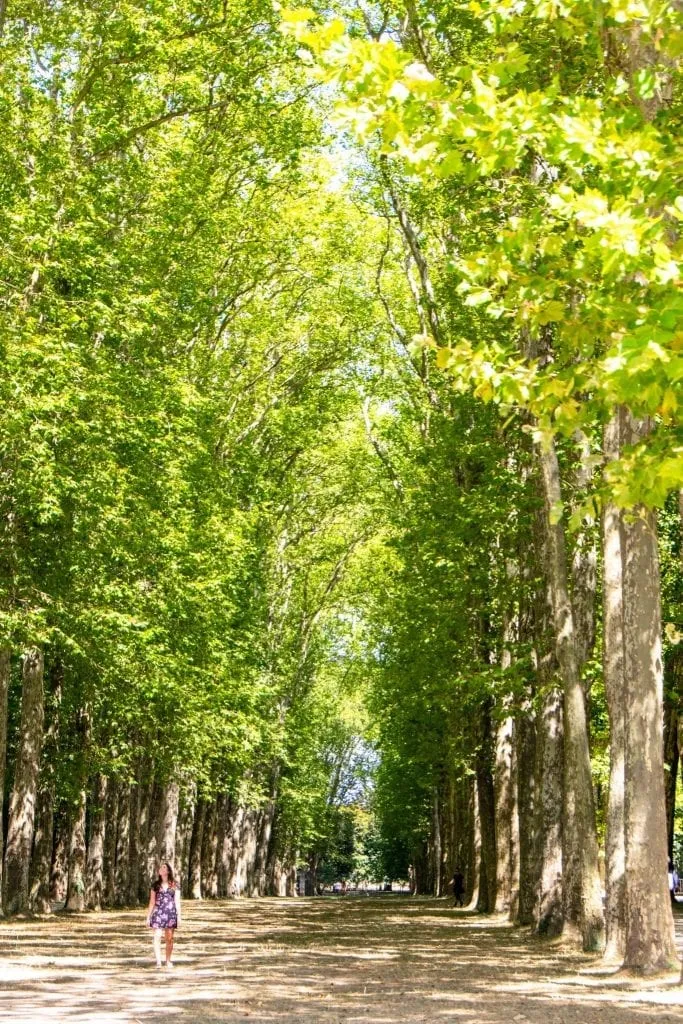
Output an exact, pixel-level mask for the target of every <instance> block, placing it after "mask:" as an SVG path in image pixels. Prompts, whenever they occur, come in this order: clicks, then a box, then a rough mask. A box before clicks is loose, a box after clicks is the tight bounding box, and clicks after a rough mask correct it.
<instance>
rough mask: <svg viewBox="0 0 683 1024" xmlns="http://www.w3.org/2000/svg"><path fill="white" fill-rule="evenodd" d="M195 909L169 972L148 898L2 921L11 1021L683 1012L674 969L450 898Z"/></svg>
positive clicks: (662, 1021) (563, 1023)
mask: <svg viewBox="0 0 683 1024" xmlns="http://www.w3.org/2000/svg"><path fill="white" fill-rule="evenodd" d="M184 912H185V920H184V922H183V929H182V930H181V932H180V933H179V935H178V943H177V954H176V967H175V969H174V970H173V971H168V972H167V971H164V970H162V971H158V970H157V969H156V968H155V967H154V964H153V959H152V951H151V942H150V935H149V932H148V931H147V930H146V929H145V927H144V925H143V918H144V911H142V910H139V911H122V912H118V913H103V914H99V915H78V916H70V917H67V916H64V915H58V916H55V917H53V918H49V919H41V920H34V921H12V922H5V923H2V924H0V1022H5V1021H7V1022H9V1021H12V1022H13V1024H28V1022H31V1024H33V1022H35V1024H38V1022H41V1024H50V1022H59V1024H136V1022H138V1024H142V1022H144V1024H148V1022H149V1024H155V1022H157V1021H158V1022H159V1024H162V1022H163V1024H181V1022H182V1024H214V1022H217V1021H225V1022H230V1024H237V1022H250V1024H266V1022H268V1024H270V1022H275V1024H294V1022H297V1024H318V1022H320V1024H408V1022H410V1024H418V1022H419V1024H425V1022H432V1021H435V1022H437V1021H438V1022H444V1024H447V1022H457V1024H593V1022H596V1024H597V1022H600V1024H650V1022H654V1021H655V1020H656V1022H657V1024H668V1022H670V1021H683V987H681V986H679V985H677V984H675V983H673V982H672V981H671V980H659V981H657V982H649V983H647V984H645V983H642V982H638V981H632V980H627V979H621V978H617V977H615V976H614V975H612V974H610V973H609V972H606V971H605V970H604V968H602V967H601V964H600V961H599V960H596V959H594V958H591V957H587V956H582V955H579V954H576V953H573V952H571V951H569V950H566V949H563V948H562V947H561V946H560V945H546V944H541V943H540V942H538V941H534V940H529V939H528V938H527V937H526V935H525V933H523V932H521V931H519V930H515V929H512V928H511V927H510V926H509V925H507V924H506V923H505V922H504V921H501V920H497V919H495V918H481V917H477V916H474V915H470V914H467V913H463V912H460V911H454V910H453V909H452V908H451V907H450V906H449V905H448V904H447V903H446V902H444V901H443V900H426V899H408V898H402V897H397V896H386V897H380V898H372V897H366V898H361V897H346V898H337V899H334V898H323V899H317V900H312V899H305V900H304V899H301V900H275V899H272V900H271V899H268V900H233V901H219V902H211V903H201V904H192V903H186V904H185V907H184ZM679 925H680V931H681V935H680V938H681V944H682V945H683V918H679Z"/></svg>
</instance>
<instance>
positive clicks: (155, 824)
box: [146, 782, 163, 896]
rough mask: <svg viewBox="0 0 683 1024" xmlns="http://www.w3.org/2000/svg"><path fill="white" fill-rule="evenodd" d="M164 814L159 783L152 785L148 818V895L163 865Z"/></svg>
mask: <svg viewBox="0 0 683 1024" xmlns="http://www.w3.org/2000/svg"><path fill="white" fill-rule="evenodd" d="M162 813H163V792H162V789H161V786H160V785H159V783H158V782H154V783H153V784H152V792H151V795H150V799H149V812H148V818H147V879H146V886H147V895H148V896H149V887H150V886H151V885H152V884H153V883H154V881H155V880H156V877H157V872H158V870H159V864H160V863H161V857H160V856H159V845H160V844H159V837H160V833H161V823H162V817H161V816H162Z"/></svg>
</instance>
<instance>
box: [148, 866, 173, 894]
mask: <svg viewBox="0 0 683 1024" xmlns="http://www.w3.org/2000/svg"><path fill="white" fill-rule="evenodd" d="M166 870H167V871H168V878H167V879H166V881H167V884H168V887H169V889H175V882H174V880H173V868H172V867H171V865H170V864H166ZM152 888H153V889H154V891H155V892H159V889H161V875H157V877H156V880H155V881H154V882H153V883H152Z"/></svg>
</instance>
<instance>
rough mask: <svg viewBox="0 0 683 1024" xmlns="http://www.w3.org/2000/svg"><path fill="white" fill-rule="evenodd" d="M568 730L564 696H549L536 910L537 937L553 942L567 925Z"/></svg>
mask: <svg viewBox="0 0 683 1024" xmlns="http://www.w3.org/2000/svg"><path fill="white" fill-rule="evenodd" d="M563 748H564V729H563V716H562V694H561V692H560V690H559V689H557V688H552V689H550V690H549V691H548V692H547V695H546V697H545V700H544V701H543V707H542V709H541V713H540V716H539V722H538V740H537V748H536V749H537V758H538V772H537V778H538V783H537V790H538V802H537V822H538V825H537V828H536V835H537V836H538V842H539V849H538V891H537V895H536V901H535V908H534V930H535V931H536V934H537V935H542V936H546V937H548V938H553V937H555V936H557V935H560V934H561V932H562V927H563V924H564V907H563V898H562V775H563Z"/></svg>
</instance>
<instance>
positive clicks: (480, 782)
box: [476, 706, 496, 914]
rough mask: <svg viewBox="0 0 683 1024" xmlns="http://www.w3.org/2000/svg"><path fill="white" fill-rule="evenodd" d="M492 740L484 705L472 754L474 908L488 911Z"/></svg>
mask: <svg viewBox="0 0 683 1024" xmlns="http://www.w3.org/2000/svg"><path fill="white" fill-rule="evenodd" d="M492 747H493V743H492V737H491V715H490V709H489V707H488V706H485V707H484V708H483V709H482V713H481V722H480V736H479V744H478V748H477V755H476V774H477V796H478V807H479V828H480V837H481V859H480V865H479V895H478V899H477V911H478V912H479V913H483V914H489V913H491V912H492V911H493V909H494V908H495V905H496V801H495V794H494V789H493V774H492V771H491V764H492V761H493V750H492Z"/></svg>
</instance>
